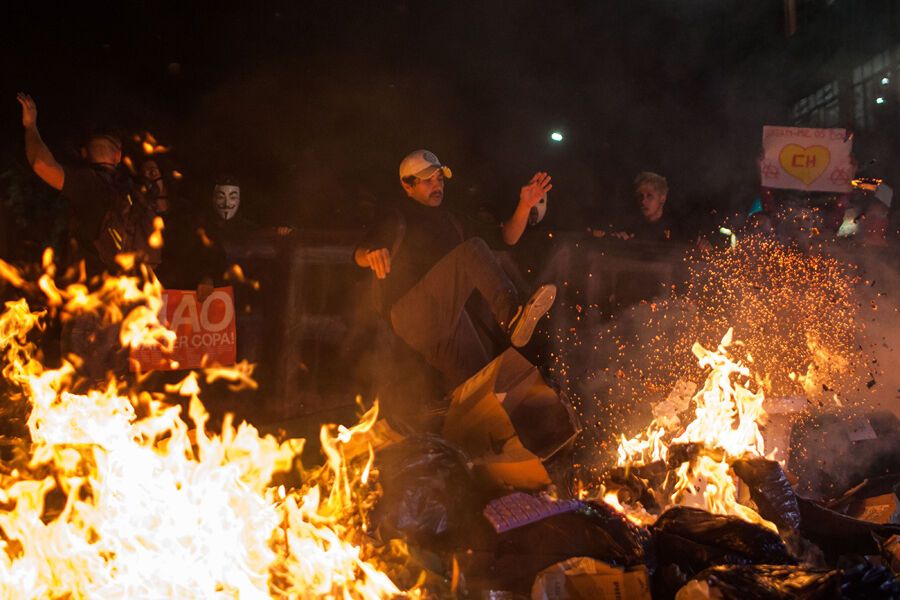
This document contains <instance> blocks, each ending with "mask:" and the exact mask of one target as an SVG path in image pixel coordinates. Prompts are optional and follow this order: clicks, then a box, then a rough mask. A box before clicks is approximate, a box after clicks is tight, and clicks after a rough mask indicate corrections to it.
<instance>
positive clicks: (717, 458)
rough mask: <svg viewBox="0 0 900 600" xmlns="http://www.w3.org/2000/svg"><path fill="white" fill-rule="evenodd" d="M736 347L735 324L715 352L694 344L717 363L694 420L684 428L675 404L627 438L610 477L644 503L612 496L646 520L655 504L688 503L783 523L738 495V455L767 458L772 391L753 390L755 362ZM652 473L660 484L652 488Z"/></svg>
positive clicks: (703, 360) (703, 359)
mask: <svg viewBox="0 0 900 600" xmlns="http://www.w3.org/2000/svg"><path fill="white" fill-rule="evenodd" d="M731 345H732V330H728V333H727V334H726V335H725V338H724V339H723V340H722V342H721V344H720V345H719V347H718V349H717V351H715V352H711V351H709V350H707V349H706V348H704V347H703V346H701V345H700V344H695V345H694V348H693V351H694V355H695V356H696V357H697V358H698V359H699V361H700V364H701V365H702V366H704V367H706V368H708V369H710V374H709V377H708V378H707V379H706V383H705V385H704V387H703V389H702V390H700V391H699V392H697V394H696V395H695V396H694V398H693V402H694V404H695V406H694V420H693V421H691V422H690V423H689V424H688V425H687V426H686V427H682V426H681V423H680V419H679V416H678V414H677V413H675V412H674V411H675V410H677V407H667V408H668V411H667V412H666V413H664V414H662V415H661V416H660V417H658V418H657V419H655V420H654V421H653V423H652V424H651V425H650V426H649V427H648V428H647V431H646V432H645V433H642V434H640V435H638V436H636V437H634V438H632V439H626V438H625V436H624V435H623V436H622V437H621V440H620V443H619V448H618V455H619V460H618V468H617V469H616V470H615V471H614V472H613V474H612V479H611V480H610V482H609V483H610V485H611V486H616V483H614V482H619V485H621V488H620V489H621V490H622V491H624V492H625V496H626V498H624V500H625V502H626V504H630V503H631V502H629V501H630V500H632V499H634V500H635V501H637V502H636V504H637V506H636V507H635V508H634V509H628V508H626V507H623V506H622V504H621V502H622V501H623V498H621V497H620V494H619V493H618V491H617V490H614V491H610V492H609V493H608V494H606V496H605V498H604V499H605V500H606V501H607V502H608V503H609V504H611V505H612V506H614V507H616V508H619V509H624V510H625V512H626V514H628V515H629V516H630V517H631V518H632V519H634V520H636V521H637V522H638V523H640V524H643V523H644V522H646V521H648V520H650V521H652V518H650V515H649V514H648V513H647V512H646V509H647V508H652V509H655V510H657V511H659V510H660V509H665V508H667V507H668V506H670V505H676V504H680V505H685V506H697V507H700V508H704V509H706V510H708V511H709V512H712V513H715V514H722V515H733V516H736V517H740V518H742V519H744V520H746V521H749V522H752V523H760V524H763V525H765V526H767V527H770V528H772V529H775V526H774V525H773V524H771V523H769V522H768V521H766V520H765V519H763V518H761V517H760V516H759V514H757V512H756V511H754V510H753V509H752V508H749V507H747V506H745V505H743V504H741V503H739V502H738V501H737V488H736V486H735V482H734V476H733V472H732V465H733V464H734V463H735V461H739V460H746V459H753V458H762V457H764V455H765V442H764V440H763V436H762V433H761V432H760V424H761V422H762V420H763V419H764V418H765V414H766V413H765V410H764V409H763V402H764V400H765V396H764V394H763V393H762V392H761V391H759V392H751V391H750V390H749V389H748V387H747V386H749V385H750V382H749V381H748V379H749V376H750V372H749V370H748V369H747V367H745V366H744V365H743V364H741V363H739V362H735V361H733V360H732V359H731V358H729V356H728V348H729V347H730V346H731ZM734 379H736V381H734ZM741 379H743V381H742V380H741ZM683 408H687V407H683ZM679 431H680V433H679ZM642 474H643V476H642ZM650 479H653V480H655V483H656V485H652V486H648V484H647V482H648V481H649V480H650ZM616 487H618V486H616ZM635 491H637V492H638V493H637V494H636V495H635ZM640 498H644V499H645V502H646V503H647V505H648V506H644V505H643V503H641V502H640ZM635 515H637V516H635Z"/></svg>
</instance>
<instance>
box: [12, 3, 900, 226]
mask: <svg viewBox="0 0 900 600" xmlns="http://www.w3.org/2000/svg"><path fill="white" fill-rule="evenodd" d="M896 5H897V3H896V2H892V1H888V0H833V1H829V0H762V1H759V2H746V1H743V0H684V1H679V2H671V1H668V0H644V1H641V2H634V3H611V2H594V1H591V2H589V1H586V0H583V1H581V0H572V1H567V2H558V3H546V2H537V1H532V0H525V1H522V2H515V3H509V2H475V1H461V2H455V3H444V2H424V3H421V2H407V1H394V2H387V3H363V2H324V1H311V2H293V1H287V0H275V1H270V2H260V3H227V2H220V3H211V2H191V3H175V2H153V3H91V4H89V5H82V4H77V5H76V4H74V3H68V4H64V5H60V6H55V5H54V6H48V5H44V6H26V5H20V6H15V7H10V8H8V9H7V11H8V13H9V15H8V18H7V27H6V31H5V33H4V37H5V45H6V47H7V48H8V50H7V51H6V52H5V53H4V54H3V56H2V58H0V60H2V64H3V72H4V78H3V83H2V90H0V98H5V99H6V100H5V101H4V102H3V103H2V105H3V106H6V109H5V110H3V111H2V112H0V115H2V118H0V139H2V140H3V144H2V149H0V150H2V151H0V161H2V168H0V171H6V170H8V169H9V168H11V167H12V166H14V165H16V164H18V165H19V167H21V163H22V162H23V157H22V142H21V130H20V126H19V110H18V109H19V107H18V105H17V103H16V102H15V97H14V96H15V92H16V91H18V90H26V91H28V92H30V93H31V94H32V95H33V96H34V97H35V98H36V99H37V101H38V103H39V109H40V121H39V122H40V125H41V131H42V133H43V134H44V137H45V139H46V141H47V142H48V143H49V145H50V146H51V148H53V149H54V150H55V151H56V152H57V153H58V154H59V155H61V157H63V158H71V157H73V156H74V154H75V149H76V147H77V140H78V139H79V137H80V136H81V135H82V134H83V133H84V132H85V131H87V130H89V129H91V128H94V127H101V126H102V127H108V126H115V127H118V128H120V129H122V130H123V131H126V132H141V131H150V132H152V133H153V134H154V135H155V136H156V137H157V138H158V139H159V140H160V141H161V142H163V143H164V144H167V145H172V146H173V147H174V152H173V158H174V159H175V161H176V162H177V164H178V165H179V168H180V170H181V171H183V172H184V173H185V175H186V177H185V181H184V189H185V190H186V191H187V193H188V195H189V196H191V197H192V198H193V199H194V201H195V202H201V201H205V200H206V195H207V192H208V189H209V183H210V180H211V178H212V177H213V175H214V174H215V173H220V172H225V171H229V172H233V173H235V174H236V175H237V176H238V177H239V179H241V180H242V182H244V205H245V207H246V210H247V211H248V212H250V213H252V214H254V215H255V216H256V217H257V218H258V220H260V221H262V222H283V221H287V222H289V223H292V224H294V225H298V226H306V227H321V226H326V225H328V226H331V225H341V226H355V225H356V224H358V222H359V221H360V220H361V219H363V218H364V216H363V213H364V212H365V210H364V208H365V207H366V206H370V205H371V204H372V203H375V202H378V201H380V200H382V199H384V198H386V197H388V196H390V195H395V194H397V193H399V192H398V187H397V183H396V173H395V171H396V165H397V163H398V161H399V158H400V157H402V156H403V154H405V153H406V152H407V151H409V150H410V149H412V148H416V147H427V148H430V149H432V150H434V151H435V152H436V153H437V154H438V156H440V157H441V158H442V159H443V160H444V161H445V162H447V163H448V164H450V165H451V166H452V167H453V169H454V173H455V177H454V180H453V182H452V183H451V187H450V188H449V190H450V191H449V192H448V198H449V199H450V200H451V201H453V202H456V203H461V204H466V205H472V206H476V205H485V206H488V207H490V208H492V209H493V210H494V211H495V212H496V213H497V214H499V215H503V214H504V213H506V212H508V211H509V210H511V207H512V206H513V204H514V202H515V198H516V196H517V192H518V187H519V186H520V185H521V184H522V183H523V182H524V181H525V180H527V178H528V177H529V176H530V174H531V173H533V172H534V171H535V170H537V169H545V170H548V171H550V172H551V173H552V174H553V175H554V185H555V188H554V192H553V193H552V204H551V207H552V208H551V215H552V216H553V218H554V225H556V226H559V227H574V228H578V227H583V226H584V225H585V224H591V223H593V222H600V221H602V220H603V219H604V218H606V216H608V215H615V214H618V213H620V212H621V211H622V210H623V208H624V207H625V206H626V205H627V204H628V203H629V202H630V182H631V180H632V178H633V176H634V174H635V173H636V172H638V171H641V170H654V171H658V172H660V173H663V174H665V175H666V176H667V177H668V178H669V180H670V183H671V188H672V194H671V203H672V207H673V208H674V209H676V211H680V212H683V213H688V214H697V213H705V212H708V211H709V210H710V209H711V208H718V209H719V210H727V209H732V208H745V207H747V206H749V204H750V203H751V202H752V199H753V197H754V196H755V195H756V192H757V189H756V188H757V173H756V161H755V159H756V156H757V155H758V153H759V146H760V139H761V128H762V126H763V125H765V124H790V123H796V124H804V125H811V126H846V127H852V128H853V130H854V131H856V132H857V138H856V147H857V155H858V156H859V158H860V161H861V162H863V163H867V162H868V161H869V160H871V159H873V158H874V159H877V160H878V163H877V164H878V165H879V166H878V167H877V168H876V167H874V166H872V167H871V169H870V170H872V171H873V174H879V175H884V176H886V177H888V178H892V177H895V175H894V174H893V173H892V172H889V171H890V170H891V168H892V163H893V162H894V160H893V157H894V156H895V155H896V154H897V152H896V144H895V142H894V141H893V139H892V136H891V132H892V131H893V128H894V126H895V125H896V123H897V118H898V114H897V108H896V107H897V102H898V99H900V97H898V95H897V89H898V87H897V83H898V77H895V76H894V71H895V69H896V66H895V65H896V58H897V57H896V52H897V50H896V47H897V46H896V40H897V35H896V31H897V26H896V24H897V10H896ZM791 32H793V33H791ZM883 81H886V82H887V83H882V82H883ZM879 98H883V100H884V101H883V102H881V103H879V100H878V99H879ZM554 130H559V131H561V132H562V133H563V134H564V136H565V137H564V140H563V142H562V143H556V142H553V141H552V140H551V139H550V137H549V134H550V132H551V131H554ZM875 171H877V173H876V172H875ZM361 207H362V208H361ZM20 212H21V211H20ZM49 213H53V209H52V208H51V209H49Z"/></svg>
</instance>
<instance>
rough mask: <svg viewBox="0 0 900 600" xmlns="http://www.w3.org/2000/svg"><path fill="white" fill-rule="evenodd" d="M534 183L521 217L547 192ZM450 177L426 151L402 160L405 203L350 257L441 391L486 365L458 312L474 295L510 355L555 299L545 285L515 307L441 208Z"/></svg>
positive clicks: (484, 252) (489, 262) (475, 242)
mask: <svg viewBox="0 0 900 600" xmlns="http://www.w3.org/2000/svg"><path fill="white" fill-rule="evenodd" d="M542 175H543V176H541V177H537V176H535V178H533V179H532V181H531V182H530V183H529V184H528V185H526V186H525V187H523V188H522V191H521V194H520V203H521V204H524V205H526V206H528V208H529V209H530V206H531V205H533V204H534V203H536V202H537V200H538V199H540V198H541V197H542V196H543V195H544V194H545V193H546V191H547V189H549V187H550V182H549V179H550V178H549V177H547V176H546V174H542ZM451 176H452V173H451V171H450V169H449V168H448V167H446V166H445V165H443V164H441V162H440V161H439V160H438V158H437V157H436V156H435V155H434V154H433V153H431V152H429V151H428V150H416V151H414V152H411V153H410V154H408V155H407V156H406V157H405V158H404V159H403V161H402V162H401V163H400V184H401V186H402V187H403V190H404V192H405V193H406V196H407V198H406V199H405V200H402V201H400V202H399V203H396V204H395V205H394V206H392V207H390V208H389V209H388V210H385V211H384V214H383V215H382V217H381V218H380V219H379V221H378V222H377V224H376V225H375V227H374V228H373V229H372V231H371V232H370V234H369V235H368V236H367V237H366V239H365V240H364V241H363V243H361V244H360V245H359V246H358V247H357V248H356V250H355V252H354V260H355V262H356V264H357V265H358V266H360V267H363V268H368V269H371V270H372V271H373V272H374V273H375V276H376V277H378V279H380V280H383V285H384V292H385V293H384V299H383V300H384V307H385V308H386V309H388V311H389V316H390V321H391V325H392V327H393V330H394V332H396V333H397V335H398V336H399V337H400V338H402V339H403V340H404V341H405V342H406V343H407V344H408V345H409V346H410V347H412V348H413V349H415V350H416V351H417V352H419V353H420V354H421V355H422V356H423V357H424V358H425V360H426V361H428V363H429V364H431V365H432V366H433V367H435V368H436V369H437V370H438V371H440V372H441V374H442V375H443V376H444V379H445V381H446V384H447V385H448V387H449V388H452V387H455V386H456V385H459V384H460V383H462V382H463V381H465V380H466V379H468V378H469V377H470V376H472V375H473V374H474V373H476V372H477V371H478V370H479V369H481V368H482V367H483V366H484V365H485V364H487V362H488V361H489V360H490V357H489V356H488V354H487V351H486V350H485V348H484V346H483V345H482V343H481V341H480V339H479V337H478V334H477V332H476V330H475V327H474V325H473V322H472V319H471V317H470V316H469V314H468V313H467V312H466V302H467V301H468V300H469V298H470V296H472V294H473V293H474V292H476V291H477V292H478V293H479V294H480V295H481V296H482V297H483V298H484V300H485V301H486V302H487V305H488V306H489V307H490V309H491V313H492V314H493V317H494V319H495V320H496V321H497V323H498V324H499V325H500V326H501V327H502V328H503V329H504V330H505V331H506V332H507V333H508V335H509V337H510V341H511V342H512V345H513V346H516V347H521V346H524V345H525V344H526V343H528V341H529V340H530V339H531V335H532V333H533V332H534V328H535V325H536V324H537V321H538V320H539V319H540V318H541V317H542V316H543V315H544V314H546V313H547V311H548V310H549V309H550V307H551V306H552V305H553V301H554V300H555V298H556V287H555V286H553V285H552V284H548V285H543V286H541V287H540V288H538V289H537V290H536V291H535V292H534V293H533V294H532V295H531V297H530V298H528V299H527V300H526V301H524V302H522V301H521V300H520V298H519V294H518V291H517V290H516V289H515V286H514V285H513V283H512V282H511V281H510V280H509V277H508V276H507V275H506V274H505V273H504V272H503V269H502V268H501V267H500V265H499V264H498V263H497V260H496V258H495V257H494V254H493V253H492V252H491V250H490V249H489V248H488V246H487V244H485V242H484V241H483V240H482V239H481V238H477V237H469V238H467V237H466V235H465V232H464V231H463V228H462V226H461V224H460V222H459V220H458V219H457V218H456V217H455V216H453V214H451V213H450V212H449V211H448V210H447V208H446V206H445V205H444V202H443V201H444V183H445V180H446V179H450V177H451ZM529 203H530V205H529ZM523 212H524V213H525V214H526V218H527V211H524V210H523ZM518 235H521V230H519V231H518ZM515 237H516V238H517V237H518V236H515ZM512 243H514V241H513V242H512Z"/></svg>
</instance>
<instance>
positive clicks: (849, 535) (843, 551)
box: [797, 496, 900, 562]
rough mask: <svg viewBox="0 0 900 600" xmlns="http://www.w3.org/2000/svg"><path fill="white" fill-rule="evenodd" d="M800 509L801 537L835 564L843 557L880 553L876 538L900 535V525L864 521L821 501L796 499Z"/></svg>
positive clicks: (798, 497) (799, 497) (800, 497)
mask: <svg viewBox="0 0 900 600" xmlns="http://www.w3.org/2000/svg"><path fill="white" fill-rule="evenodd" d="M797 505H798V506H799V507H800V534H801V535H802V536H803V537H805V538H806V539H808V540H809V541H811V542H813V543H814V544H816V545H817V546H818V547H819V548H821V549H822V551H823V552H824V553H825V557H826V558H827V559H828V560H829V561H830V562H834V561H835V560H837V559H838V558H839V557H840V556H842V555H852V554H860V555H870V554H878V553H879V552H880V550H881V548H880V546H879V544H878V541H877V538H876V536H877V537H878V538H881V539H886V538H889V537H890V536H892V535H898V534H900V525H879V524H877V523H870V522H868V521H861V520H859V519H854V518H852V517H848V516H847V515H842V514H840V513H838V512H835V511H833V510H831V509H828V508H825V507H824V506H822V505H821V504H819V503H818V502H813V501H812V500H807V499H806V498H803V497H802V496H797Z"/></svg>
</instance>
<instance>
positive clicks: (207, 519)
mask: <svg viewBox="0 0 900 600" xmlns="http://www.w3.org/2000/svg"><path fill="white" fill-rule="evenodd" d="M44 269H45V273H44V276H43V277H41V279H40V282H39V284H38V286H39V288H40V289H41V290H42V291H43V293H44V295H45V296H46V297H47V299H48V303H47V304H48V306H49V307H50V310H51V311H55V310H59V311H60V312H61V314H62V316H63V318H64V319H66V318H77V316H79V315H84V314H92V315H95V316H96V317H97V318H98V321H100V322H104V323H120V324H121V327H120V336H121V337H120V342H121V343H122V345H123V346H125V347H136V346H138V345H140V344H143V343H146V342H147V340H149V339H153V340H156V341H157V342H158V343H161V344H163V345H165V344H166V343H171V339H170V336H169V335H167V330H166V329H165V328H164V327H163V326H162V325H160V323H159V322H158V320H157V319H156V314H157V312H158V309H159V292H160V289H159V283H158V282H157V281H156V280H155V279H154V278H153V277H152V275H151V276H149V277H147V274H146V273H144V274H143V276H139V275H133V276H123V277H116V278H107V279H105V280H103V281H102V282H101V285H100V286H99V288H98V289H96V290H95V291H93V292H89V291H88V288H87V286H85V285H84V284H82V283H77V284H73V285H70V286H67V287H65V288H64V289H60V288H57V286H56V285H55V284H54V278H53V274H54V273H53V268H52V256H48V257H45V261H44ZM0 272H2V273H4V274H5V275H6V276H7V279H9V280H10V281H12V282H13V283H14V284H17V285H19V286H20V287H23V288H27V287H28V286H29V285H30V284H28V283H27V282H26V278H25V277H24V275H23V274H22V273H20V272H19V271H18V270H16V269H15V268H14V267H12V266H10V265H8V264H6V263H2V264H0ZM30 291H35V289H34V287H32V288H30ZM45 317H46V314H44V313H41V312H34V311H32V310H31V309H30V307H29V306H28V304H27V302H26V301H25V300H24V299H22V300H18V301H16V302H10V303H8V304H7V306H6V311H5V312H4V313H3V314H2V316H0V352H2V355H3V361H4V364H3V374H4V377H5V379H6V381H7V382H8V383H9V386H10V387H11V388H12V390H13V391H12V393H11V394H9V395H8V396H7V402H15V401H16V400H12V398H13V397H20V398H21V399H20V400H18V401H19V402H21V401H27V402H29V403H30V405H31V406H30V415H29V418H28V421H27V426H28V432H29V434H30V440H29V441H27V442H25V441H23V442H21V443H20V444H18V446H17V447H16V452H15V453H14V455H13V456H12V457H4V458H5V460H4V462H3V463H2V464H0V505H2V509H3V510H2V511H0V544H2V548H3V551H2V552H0V590H2V596H3V597H5V598H47V597H94V598H114V597H119V598H132V597H142V598H151V597H152V598H167V597H177V598H185V597H227V598H231V597H234V598H237V597H240V598H263V597H266V598H267V597H291V598H298V597H314V596H315V597H333V598H336V597H341V598H381V597H391V596H396V595H399V594H402V593H403V592H402V591H401V590H400V589H399V588H398V587H397V586H396V585H395V584H394V583H393V582H392V581H391V579H390V578H389V577H388V576H387V575H385V574H384V573H383V572H381V571H380V570H379V569H378V568H377V567H376V566H375V564H374V562H372V560H370V559H372V557H371V556H368V555H367V553H369V554H370V551H369V550H367V549H366V546H365V545H363V544H361V543H360V539H361V536H364V535H365V512H366V510H367V508H368V507H369V506H371V504H372V501H373V496H374V494H375V488H374V487H373V486H372V485H370V482H369V481H368V480H369V477H370V475H371V468H372V461H373V457H374V455H373V453H372V451H371V448H369V451H368V453H366V452H363V453H362V456H360V457H359V458H357V459H353V460H351V459H349V458H348V457H346V456H345V451H344V450H345V446H346V445H347V444H348V443H350V442H351V441H355V442H356V443H357V445H358V444H359V440H360V438H361V437H362V438H363V439H364V437H365V434H366V432H368V431H369V430H370V429H371V427H372V426H373V424H374V423H375V419H376V416H377V406H376V407H373V408H372V409H371V410H370V411H368V412H367V413H366V415H364V417H363V418H362V420H361V422H360V423H359V424H358V425H356V426H354V427H352V428H345V427H338V428H335V427H325V428H323V429H322V435H321V442H322V447H323V449H324V452H325V454H326V459H327V460H326V463H325V465H324V466H323V467H321V468H320V469H316V470H313V471H310V472H305V471H301V476H302V481H301V483H300V484H299V486H298V488H297V489H294V490H286V489H285V488H284V487H283V486H275V485H273V483H272V480H273V476H274V475H276V473H279V472H282V473H284V472H292V471H294V470H295V469H296V468H297V466H298V463H299V454H300V452H301V450H302V448H303V440H290V439H289V440H285V441H278V440H276V439H275V438H274V437H272V436H268V435H267V436H261V435H260V434H259V432H258V431H257V430H256V429H255V428H254V427H253V426H251V425H249V424H247V423H241V424H240V425H238V426H235V425H234V424H233V422H232V420H231V419H229V418H226V419H225V421H224V423H223V425H222V429H221V433H212V432H210V431H208V430H207V427H206V424H207V422H208V420H209V415H208V413H207V411H206V410H205V408H204V407H203V404H202V403H201V401H200V399H199V397H198V395H199V392H200V385H199V382H198V379H197V376H196V374H190V375H189V376H188V377H186V378H185V379H184V380H183V381H182V382H181V384H179V385H177V386H174V387H173V390H174V391H175V392H177V393H178V394H180V395H181V396H183V397H185V398H187V399H189V400H188V404H189V407H190V408H189V422H190V423H191V425H189V424H188V423H189V422H188V421H186V420H184V419H183V418H182V415H181V407H180V406H179V405H177V404H170V403H167V402H165V401H164V399H163V396H162V395H159V394H155V395H153V394H149V393H147V392H138V391H136V390H124V391H123V389H122V387H121V383H117V381H116V380H115V379H113V378H110V379H109V380H108V383H107V384H105V385H103V386H96V387H95V388H94V389H91V390H89V391H87V392H86V393H76V392H75V391H73V390H75V389H76V388H75V387H74V386H75V383H76V381H75V372H76V369H75V366H73V364H72V363H71V362H67V361H63V363H62V365H61V366H60V367H59V368H55V369H51V368H47V367H45V366H44V365H43V364H41V362H40V360H39V354H38V352H37V350H36V347H35V345H34V344H33V343H31V342H30V341H29V340H30V337H29V336H30V335H31V334H33V332H34V331H35V330H37V329H40V328H41V327H43V324H44V319H45ZM73 360H75V358H74V357H73ZM226 371H228V369H221V368H219V369H217V370H214V371H212V372H211V373H209V374H208V377H212V378H226V379H230V380H232V381H238V382H242V381H246V380H247V379H248V373H247V369H246V368H239V369H235V370H234V372H233V373H229V372H226ZM363 447H365V444H363ZM407 593H409V592H407ZM413 594H415V592H413Z"/></svg>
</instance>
